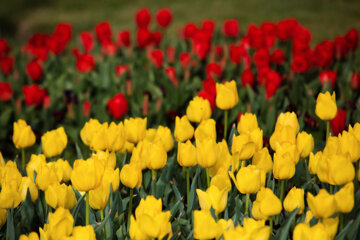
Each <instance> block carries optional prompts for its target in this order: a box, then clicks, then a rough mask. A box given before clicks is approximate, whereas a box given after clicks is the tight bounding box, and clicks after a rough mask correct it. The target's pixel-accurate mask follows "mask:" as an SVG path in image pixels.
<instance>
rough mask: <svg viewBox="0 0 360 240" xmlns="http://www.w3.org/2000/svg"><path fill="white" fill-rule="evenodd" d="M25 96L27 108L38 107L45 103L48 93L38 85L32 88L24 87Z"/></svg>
mask: <svg viewBox="0 0 360 240" xmlns="http://www.w3.org/2000/svg"><path fill="white" fill-rule="evenodd" d="M22 90H23V94H24V97H25V103H26V105H27V106H32V105H36V106H39V105H40V104H42V103H43V100H44V97H45V95H46V91H45V90H44V89H42V88H40V87H39V86H38V85H36V84H33V85H31V86H23V89H22Z"/></svg>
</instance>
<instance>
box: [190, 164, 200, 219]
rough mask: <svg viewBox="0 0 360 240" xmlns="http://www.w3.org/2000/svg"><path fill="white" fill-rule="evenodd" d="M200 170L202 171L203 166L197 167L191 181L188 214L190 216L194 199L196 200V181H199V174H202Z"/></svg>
mask: <svg viewBox="0 0 360 240" xmlns="http://www.w3.org/2000/svg"><path fill="white" fill-rule="evenodd" d="M200 171H201V167H198V168H197V169H196V173H195V176H194V178H193V180H192V183H191V187H190V193H189V199H190V200H189V206H188V209H187V215H188V216H190V213H191V211H192V208H193V206H194V201H195V199H196V198H195V190H196V183H197V179H198V177H199V174H200Z"/></svg>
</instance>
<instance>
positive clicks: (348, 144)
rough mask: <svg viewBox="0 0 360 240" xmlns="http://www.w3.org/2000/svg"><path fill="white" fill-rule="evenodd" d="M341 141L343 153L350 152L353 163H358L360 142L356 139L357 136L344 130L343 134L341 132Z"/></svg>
mask: <svg viewBox="0 0 360 240" xmlns="http://www.w3.org/2000/svg"><path fill="white" fill-rule="evenodd" d="M338 138H339V143H340V150H341V153H342V154H348V155H349V157H350V160H351V161H352V162H353V163H356V162H357V160H359V158H360V142H359V141H358V140H357V139H356V137H355V136H354V135H353V134H351V133H349V132H347V131H343V132H342V134H341V135H340V134H339V137H338Z"/></svg>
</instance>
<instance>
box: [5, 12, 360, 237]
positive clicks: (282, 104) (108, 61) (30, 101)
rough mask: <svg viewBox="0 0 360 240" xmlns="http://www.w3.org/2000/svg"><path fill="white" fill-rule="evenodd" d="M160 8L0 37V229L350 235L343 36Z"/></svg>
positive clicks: (352, 139) (354, 199)
mask: <svg viewBox="0 0 360 240" xmlns="http://www.w3.org/2000/svg"><path fill="white" fill-rule="evenodd" d="M173 17H174V16H173V13H172V11H171V9H167V8H163V9H159V10H158V11H156V12H153V13H151V12H150V11H149V10H148V9H147V8H142V9H139V10H137V11H136V12H135V18H134V19H135V23H134V27H133V29H122V30H120V31H119V32H115V31H114V30H113V29H112V26H111V22H107V21H104V22H99V23H98V24H96V25H95V26H94V28H93V29H92V30H89V31H81V32H74V31H73V26H72V24H71V23H69V22H61V23H59V24H57V26H56V27H55V29H54V30H53V31H52V32H48V33H44V32H41V33H33V35H32V36H31V37H30V38H29V39H28V40H27V41H24V42H23V43H21V44H20V45H19V44H12V42H11V41H9V40H7V39H6V38H0V129H1V131H0V187H1V191H0V238H1V239H10V240H13V239H21V240H25V239H31V240H34V239H44V240H45V239H46V240H57V239H82V240H83V239H135V240H136V239H139V240H146V239H149V240H150V239H224V240H229V239H249V240H250V239H251V240H253V239H254V240H255V239H259V240H260V239H274V240H286V239H294V240H303V239H305V240H306V239H329V240H330V239H336V240H356V239H359V238H360V231H359V229H360V184H359V181H360V170H359V159H360V98H359V96H360V86H359V85H360V75H359V74H360V61H359V51H358V43H359V33H358V30H357V29H355V28H352V26H344V27H348V28H347V29H346V28H344V32H343V35H340V36H336V37H335V38H333V39H324V40H323V41H321V42H313V41H312V33H311V32H310V31H309V30H308V29H307V28H306V26H304V25H302V24H301V22H299V21H298V20H297V19H294V18H286V19H283V20H280V21H278V22H263V23H262V24H260V25H255V24H251V25H249V26H242V25H241V23H240V22H239V21H238V20H236V19H228V20H225V21H224V22H215V21H213V20H208V19H206V20H203V21H202V22H201V23H194V22H189V23H187V24H185V25H184V26H183V27H182V28H181V31H179V32H177V33H176V37H175V38H170V37H169V35H170V33H169V31H168V30H169V29H168V27H169V26H170V25H171V23H172V20H173ZM240 27H241V28H240Z"/></svg>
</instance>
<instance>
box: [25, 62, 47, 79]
mask: <svg viewBox="0 0 360 240" xmlns="http://www.w3.org/2000/svg"><path fill="white" fill-rule="evenodd" d="M26 74H27V75H28V76H29V78H31V79H32V80H33V81H35V82H36V81H39V80H40V79H41V78H42V76H43V69H42V66H41V65H40V64H39V63H38V62H37V61H31V62H29V63H28V64H27V65H26Z"/></svg>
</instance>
